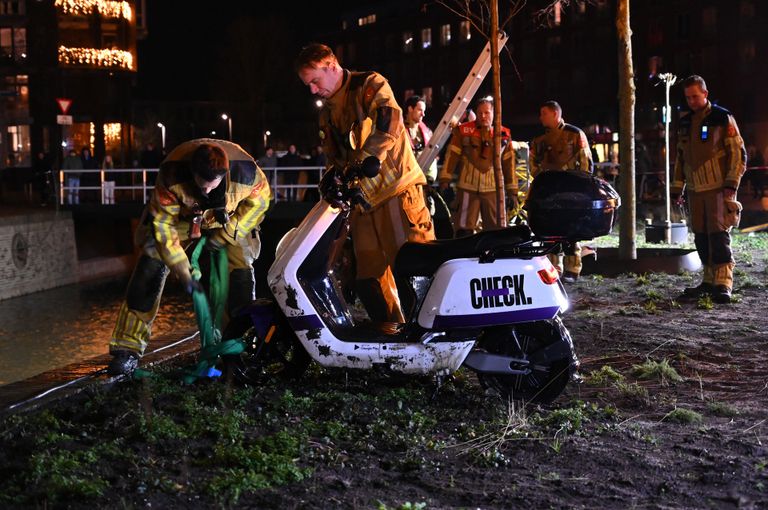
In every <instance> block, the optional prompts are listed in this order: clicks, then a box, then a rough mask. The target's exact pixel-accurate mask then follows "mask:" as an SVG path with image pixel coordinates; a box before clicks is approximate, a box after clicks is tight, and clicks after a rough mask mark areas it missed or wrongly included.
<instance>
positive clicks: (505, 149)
mask: <svg viewBox="0 0 768 510" xmlns="http://www.w3.org/2000/svg"><path fill="white" fill-rule="evenodd" d="M476 110H477V119H476V120H474V121H472V122H466V123H464V124H459V125H458V126H456V128H455V129H454V131H453V135H452V136H451V142H450V143H449V144H448V149H447V151H446V155H445V162H444V163H443V168H442V170H441V171H440V175H439V177H438V179H439V181H440V189H441V190H444V189H447V188H448V186H449V185H450V183H451V180H453V173H454V171H455V169H456V164H457V163H459V161H461V171H460V173H459V180H458V182H457V183H456V188H457V189H458V191H457V193H456V201H455V204H456V209H457V210H456V212H455V214H454V218H453V228H454V233H455V236H456V237H463V236H468V235H471V234H473V233H474V232H475V231H476V230H477V228H478V225H477V223H478V218H482V221H483V230H493V229H497V228H501V227H502V226H503V225H499V224H498V222H497V220H496V207H497V205H496V204H497V199H496V177H495V175H494V172H493V100H492V99H491V98H487V97H486V98H482V99H480V100H479V101H478V102H477V108H476ZM510 142H511V137H510V134H509V129H507V128H505V127H502V128H501V167H502V171H503V172H504V187H505V189H506V192H507V203H508V204H507V207H508V208H509V209H516V208H517V177H516V176H515V174H514V168H515V152H514V150H512V144H511V143H510Z"/></svg>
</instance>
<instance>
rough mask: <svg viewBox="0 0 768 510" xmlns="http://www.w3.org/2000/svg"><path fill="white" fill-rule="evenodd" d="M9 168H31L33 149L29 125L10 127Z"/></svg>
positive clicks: (8, 137) (8, 136)
mask: <svg viewBox="0 0 768 510" xmlns="http://www.w3.org/2000/svg"><path fill="white" fill-rule="evenodd" d="M6 140H7V141H6V143H7V144H8V166H31V165H32V153H31V152H32V149H31V146H32V144H31V141H30V138H29V125H20V126H8V131H7V138H6Z"/></svg>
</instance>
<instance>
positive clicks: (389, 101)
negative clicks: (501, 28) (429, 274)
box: [295, 43, 435, 322]
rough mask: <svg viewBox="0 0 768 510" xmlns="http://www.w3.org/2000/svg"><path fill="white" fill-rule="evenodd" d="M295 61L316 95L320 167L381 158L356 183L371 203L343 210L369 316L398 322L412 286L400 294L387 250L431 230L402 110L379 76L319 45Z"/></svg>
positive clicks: (428, 235) (420, 238) (359, 291)
mask: <svg viewBox="0 0 768 510" xmlns="http://www.w3.org/2000/svg"><path fill="white" fill-rule="evenodd" d="M295 65H296V72H297V73H298V75H299V78H300V79H301V81H302V82H303V83H304V84H305V85H306V86H307V87H309V90H310V92H311V93H312V94H315V95H316V96H319V97H320V98H322V100H323V107H322V108H321V110H320V137H321V138H322V140H323V149H324V150H325V153H326V154H327V158H328V163H327V164H328V166H329V167H331V166H336V167H343V166H344V165H346V164H347V163H354V162H356V161H361V160H363V159H365V158H366V157H368V156H375V157H376V158H377V159H378V160H379V161H380V162H381V171H380V173H379V175H377V176H376V177H373V178H363V179H362V182H361V189H362V191H363V194H364V195H365V198H366V200H367V201H368V202H369V203H370V204H371V206H372V207H371V209H370V210H368V211H364V210H362V209H361V208H358V209H356V210H355V211H354V212H353V213H352V215H351V217H350V234H351V237H352V243H353V245H354V252H355V258H356V260H357V266H356V279H357V281H356V290H357V294H358V296H359V297H360V298H361V301H362V302H363V304H364V305H365V307H366V310H367V311H368V314H369V315H370V316H371V318H372V319H373V320H374V321H392V322H404V315H403V310H405V311H406V313H409V312H410V309H411V306H412V301H411V300H410V298H411V295H410V294H411V292H412V290H411V291H410V292H408V293H406V292H404V291H405V290H407V289H408V288H409V287H410V285H409V284H407V283H406V282H405V281H402V282H398V283H396V282H395V278H394V275H393V274H392V265H393V264H394V262H395V256H396V255H397V251H398V249H399V248H400V246H401V245H402V244H403V243H405V242H406V241H416V242H424V241H430V240H433V239H434V238H435V232H434V228H433V226H432V218H431V216H430V214H429V210H428V209H427V207H426V205H425V203H424V194H423V191H422V187H423V186H424V184H426V178H425V177H424V173H423V172H422V171H421V169H420V168H419V164H418V163H417V162H416V158H415V156H414V155H413V151H412V150H411V142H410V140H409V139H408V135H407V134H406V132H405V125H404V123H403V111H402V109H401V108H400V106H398V104H397V101H395V98H394V96H393V93H392V89H391V88H390V86H389V84H388V83H387V80H386V79H385V78H384V77H383V76H381V75H380V74H378V73H375V72H350V71H348V70H346V69H343V68H342V67H341V65H340V64H339V62H338V60H337V59H336V56H335V55H334V54H333V51H331V49H330V48H329V47H328V46H326V45H324V44H316V43H315V44H311V45H309V46H307V47H305V48H303V49H302V50H301V52H300V53H299V56H298V57H297V59H296V64H295ZM398 288H399V289H401V292H400V293H398ZM401 301H403V302H402V303H401Z"/></svg>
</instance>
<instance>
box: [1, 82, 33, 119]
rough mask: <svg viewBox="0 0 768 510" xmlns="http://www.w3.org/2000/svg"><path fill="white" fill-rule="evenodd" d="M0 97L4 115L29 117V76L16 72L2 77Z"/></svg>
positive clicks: (18, 117) (17, 117)
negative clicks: (13, 74)
mask: <svg viewBox="0 0 768 510" xmlns="http://www.w3.org/2000/svg"><path fill="white" fill-rule="evenodd" d="M0 98H1V99H2V102H0V105H2V109H3V111H5V113H6V116H8V117H10V118H16V119H22V118H26V117H29V76H27V75H26V74H17V75H15V76H5V77H3V81H2V90H0Z"/></svg>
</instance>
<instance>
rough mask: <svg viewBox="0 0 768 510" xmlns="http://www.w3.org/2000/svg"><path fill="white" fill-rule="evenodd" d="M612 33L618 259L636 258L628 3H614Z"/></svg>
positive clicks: (632, 98)
mask: <svg viewBox="0 0 768 510" xmlns="http://www.w3.org/2000/svg"><path fill="white" fill-rule="evenodd" d="M616 32H617V34H618V39H619V161H620V163H621V166H620V170H619V184H620V188H619V194H620V195H621V204H622V205H621V209H620V211H621V213H620V222H619V228H620V232H619V259H621V260H631V259H636V258H637V247H636V243H635V217H636V211H635V84H634V81H633V79H634V74H635V73H634V70H633V68H632V29H631V28H630V24H629V0H618V7H617V10H616Z"/></svg>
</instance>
